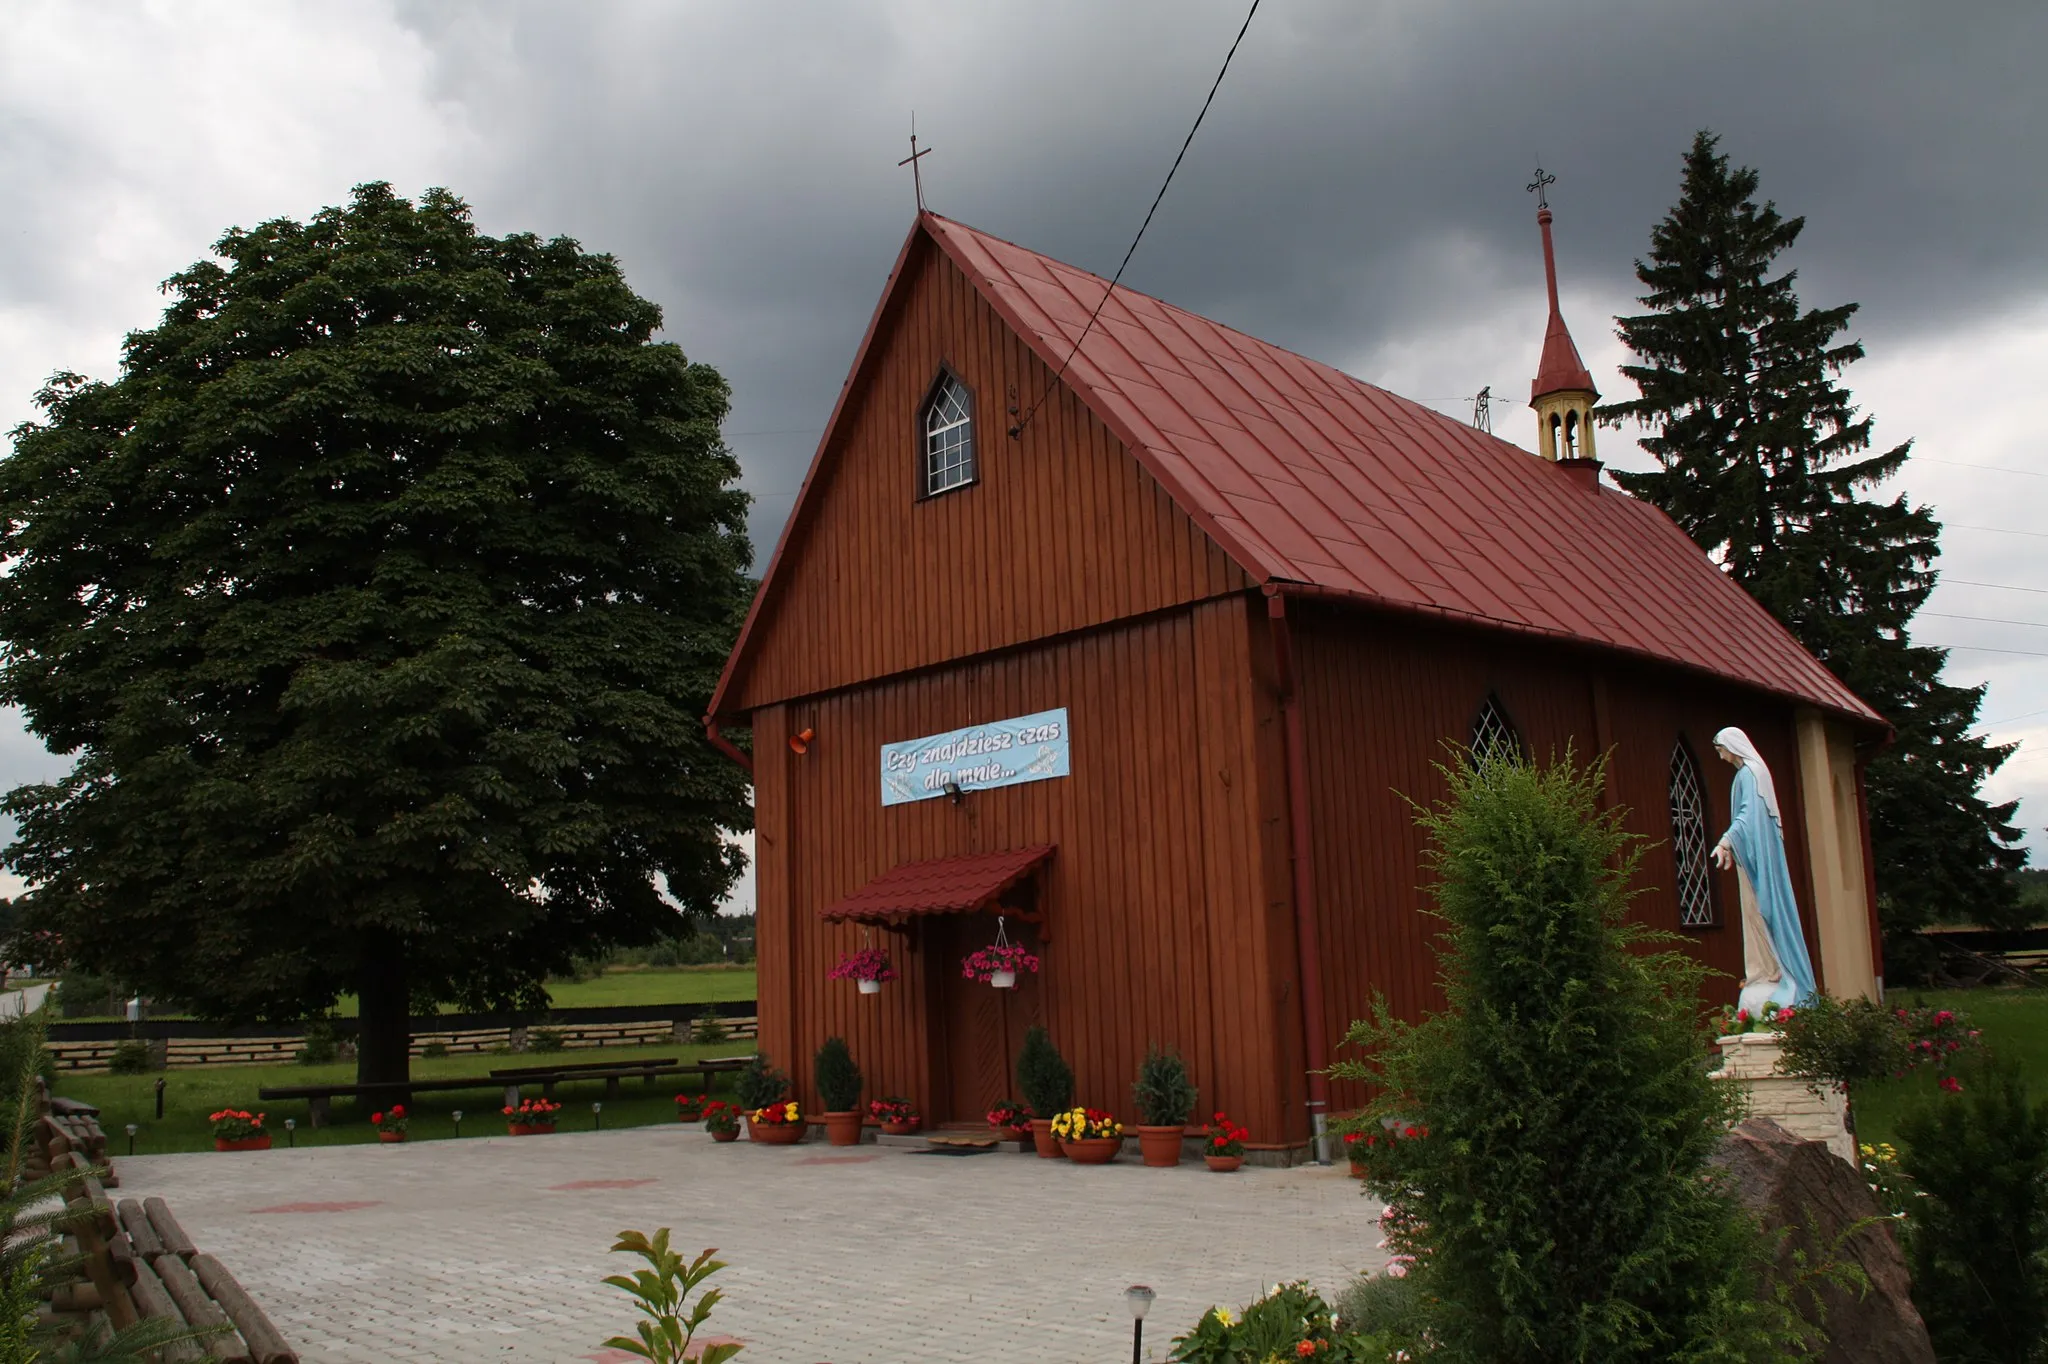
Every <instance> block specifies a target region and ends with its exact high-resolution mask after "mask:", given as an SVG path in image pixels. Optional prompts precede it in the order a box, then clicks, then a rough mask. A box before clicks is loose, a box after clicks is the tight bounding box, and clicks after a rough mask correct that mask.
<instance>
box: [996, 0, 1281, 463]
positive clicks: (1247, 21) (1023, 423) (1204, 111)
mask: <svg viewBox="0 0 2048 1364" xmlns="http://www.w3.org/2000/svg"><path fill="white" fill-rule="evenodd" d="M1258 12H1259V0H1252V7H1251V8H1250V9H1248V10H1246V11H1245V14H1244V23H1242V24H1241V25H1239V26H1238V30H1237V37H1236V38H1234V39H1232V40H1231V43H1230V51H1228V52H1226V53H1224V54H1223V65H1222V67H1221V68H1219V69H1218V70H1217V72H1216V79H1215V81H1214V82H1213V83H1212V84H1211V85H1210V86H1209V97H1208V98H1207V99H1205V100H1203V101H1202V108H1201V112H1199V113H1197V114H1196V115H1195V123H1194V126H1193V127H1191V128H1189V129H1188V135H1187V137H1186V138H1185V139H1184V140H1183V141H1182V142H1181V144H1180V152H1179V154H1178V155H1176V156H1175V157H1174V158H1173V165H1172V166H1170V167H1168V168H1167V172H1166V179H1164V180H1163V181H1161V182H1160V185H1159V193H1157V194H1155V195H1153V196H1152V207H1150V208H1148V209H1146V210H1145V221H1144V222H1142V223H1139V224H1138V235H1137V236H1135V237H1133V238H1131V245H1130V249H1129V250H1127V251H1125V252H1124V258H1123V260H1122V261H1121V262H1120V263H1119V264H1118V265H1117V267H1116V273H1115V274H1114V275H1111V276H1110V278H1109V287H1108V288H1107V289H1104V290H1103V291H1102V301H1101V302H1100V303H1097V304H1096V305H1095V311H1094V312H1092V313H1090V314H1088V320H1087V322H1085V323H1083V324H1082V326H1081V334H1080V335H1079V336H1076V337H1075V338H1074V344H1073V346H1072V347H1071V348H1069V349H1068V351H1067V358H1066V359H1064V360H1062V361H1060V367H1059V369H1058V370H1057V371H1055V372H1054V374H1053V376H1052V378H1050V379H1048V380H1047V381H1046V384H1045V388H1044V390H1043V391H1042V392H1040V393H1039V395H1038V397H1036V398H1035V399H1033V400H1032V403H1031V408H1030V410H1029V411H1027V412H1026V413H1025V414H1024V415H1023V416H1022V417H1019V418H1018V419H1017V424H1016V425H1015V426H1013V427H1011V428H1010V437H1011V439H1013V440H1014V439H1016V438H1017V437H1019V436H1022V435H1023V434H1024V428H1025V427H1027V426H1029V425H1030V424H1031V419H1032V418H1033V417H1035V416H1037V415H1038V409H1039V407H1040V406H1041V405H1042V404H1043V403H1044V402H1045V400H1046V399H1047V398H1048V397H1050V396H1051V395H1052V390H1053V386H1054V385H1055V384H1057V383H1059V381H1060V380H1061V378H1063V377H1064V376H1065V375H1066V372H1067V366H1068V365H1071V364H1073V363H1074V356H1075V355H1077V354H1078V353H1079V352H1080V350H1081V343H1082V342H1083V341H1085V340H1087V339H1088V333H1089V332H1090V331H1091V330H1093V329H1094V326H1095V319H1096V318H1098V317H1100V316H1102V309H1103V306H1104V305H1105V304H1107V303H1108V302H1109V296H1110V295H1111V294H1113V293H1115V292H1116V286H1117V281H1118V280H1120V279H1122V278H1123V277H1124V267H1125V266H1128V265H1129V264H1130V263H1131V257H1132V256H1134V255H1136V254H1137V252H1138V243H1139V242H1141V241H1143V240H1145V229H1146V228H1148V227H1150V226H1152V215H1153V214H1155V213H1157V212H1158V211H1159V201H1160V200H1162V199H1164V198H1165V197H1166V187H1167V186H1168V185H1171V184H1172V183H1173V177H1174V173H1175V172H1177V171H1178V170H1179V169H1180V163H1181V159H1182V158H1183V157H1185V156H1186V155H1187V154H1188V148H1189V147H1192V146H1193V145H1194V144H1195V134H1196V133H1197V132H1199V131H1201V127H1202V120H1203V119H1205V118H1207V117H1208V116H1209V106H1210V105H1211V104H1213V103H1215V101H1216V92H1217V91H1218V90H1221V89H1222V88H1223V77H1224V75H1225V73H1227V72H1228V71H1229V70H1230V59H1231V58H1232V57H1235V56H1236V55H1237V45H1238V44H1239V43H1241V42H1243V41H1244V35H1245V33H1246V32H1247V31H1248V30H1249V29H1250V28H1251V26H1252V16H1253V15H1254V14H1257V13H1258Z"/></svg>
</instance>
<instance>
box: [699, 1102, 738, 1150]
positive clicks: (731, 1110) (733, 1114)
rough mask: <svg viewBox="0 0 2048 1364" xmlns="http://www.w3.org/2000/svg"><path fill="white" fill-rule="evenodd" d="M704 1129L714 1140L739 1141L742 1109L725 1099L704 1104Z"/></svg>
mask: <svg viewBox="0 0 2048 1364" xmlns="http://www.w3.org/2000/svg"><path fill="white" fill-rule="evenodd" d="M704 1130H705V1131H706V1132H709V1133H710V1134H711V1139H712V1140H713V1141H738V1140H739V1138H740V1110H739V1109H738V1107H737V1106H735V1105H733V1104H729V1103H727V1102H726V1101H725V1100H723V1099H713V1100H711V1101H710V1102H709V1103H707V1104H705V1105H704Z"/></svg>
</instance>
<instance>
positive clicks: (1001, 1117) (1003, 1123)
mask: <svg viewBox="0 0 2048 1364" xmlns="http://www.w3.org/2000/svg"><path fill="white" fill-rule="evenodd" d="M988 1125H989V1126H990V1127H1001V1128H1004V1129H1006V1130H1008V1131H1011V1132H1014V1131H1016V1130H1017V1129H1018V1128H1020V1127H1028V1126H1030V1125H1031V1110H1030V1109H1028V1108H1026V1107H1025V1106H1024V1105H1023V1104H1020V1103H1018V1102H1016V1101H1015V1100H1013V1099H998V1100H997V1101H996V1102H995V1103H993V1104H991V1105H989V1110H988Z"/></svg>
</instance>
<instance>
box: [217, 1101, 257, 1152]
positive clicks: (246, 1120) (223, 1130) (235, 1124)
mask: <svg viewBox="0 0 2048 1364" xmlns="http://www.w3.org/2000/svg"><path fill="white" fill-rule="evenodd" d="M207 1121H209V1122H211V1123H212V1124H213V1149H214V1150H216V1151H268V1150H269V1149H270V1133H268V1132H266V1131H264V1130H263V1114H261V1113H250V1112H248V1111H247V1110H245V1109H240V1108H223V1109H222V1110H221V1111H220V1112H218V1113H215V1114H213V1115H212V1116H211V1117H210V1118H208V1119H207Z"/></svg>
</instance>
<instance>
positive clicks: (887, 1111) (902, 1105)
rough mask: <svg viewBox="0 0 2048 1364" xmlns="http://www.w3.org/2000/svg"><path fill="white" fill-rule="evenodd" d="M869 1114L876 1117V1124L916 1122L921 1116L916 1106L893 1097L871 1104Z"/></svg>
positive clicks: (905, 1100)
mask: <svg viewBox="0 0 2048 1364" xmlns="http://www.w3.org/2000/svg"><path fill="white" fill-rule="evenodd" d="M868 1112H869V1113H871V1114H873V1115H874V1119H875V1121H876V1122H916V1121H917V1120H918V1116H919V1115H918V1111H917V1105H916V1104H913V1103H912V1102H910V1100H908V1099H901V1098H895V1097H893V1096H892V1097H890V1098H887V1099H876V1100H874V1101H873V1102H871V1103H869V1104H868Z"/></svg>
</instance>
